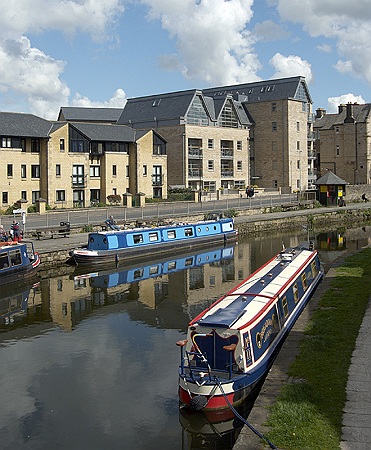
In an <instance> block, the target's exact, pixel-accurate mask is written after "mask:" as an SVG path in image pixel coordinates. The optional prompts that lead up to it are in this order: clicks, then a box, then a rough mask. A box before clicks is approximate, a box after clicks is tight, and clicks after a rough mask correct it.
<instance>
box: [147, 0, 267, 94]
mask: <svg viewBox="0 0 371 450" xmlns="http://www.w3.org/2000/svg"><path fill="white" fill-rule="evenodd" d="M142 3H144V4H146V5H148V6H149V14H148V17H149V18H150V19H159V20H161V23H162V27H163V28H164V29H165V30H167V31H168V32H169V34H170V36H171V38H173V39H175V40H176V45H177V50H178V54H177V56H176V57H175V56H174V55H169V56H166V57H165V58H164V57H163V58H162V59H161V61H163V62H165V66H166V67H169V62H171V67H176V68H179V67H181V68H182V73H183V75H184V76H185V77H186V78H188V79H192V80H203V81H206V82H207V83H208V84H214V85H217V84H233V83H238V82H246V81H254V80H257V79H259V77H258V75H257V72H258V70H259V69H260V68H261V65H260V62H259V59H258V57H257V55H256V54H255V52H254V49H253V45H254V43H255V38H254V37H253V35H252V34H251V32H250V31H249V30H248V29H247V24H248V23H249V22H250V20H251V18H252V15H253V12H252V5H253V0H229V1H225V0H202V1H196V0H183V1H182V2H175V1H174V0H142Z"/></svg>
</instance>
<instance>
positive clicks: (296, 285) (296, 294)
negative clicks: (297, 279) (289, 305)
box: [292, 283, 299, 303]
mask: <svg viewBox="0 0 371 450" xmlns="http://www.w3.org/2000/svg"><path fill="white" fill-rule="evenodd" d="M292 292H293V294H294V302H295V303H297V301H298V300H299V289H298V284H297V283H295V284H294V286H293V287H292Z"/></svg>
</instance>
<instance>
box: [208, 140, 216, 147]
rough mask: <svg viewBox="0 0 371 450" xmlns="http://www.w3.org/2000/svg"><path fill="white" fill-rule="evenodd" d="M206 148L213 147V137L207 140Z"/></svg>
mask: <svg viewBox="0 0 371 450" xmlns="http://www.w3.org/2000/svg"><path fill="white" fill-rule="evenodd" d="M207 148H214V139H208V140H207Z"/></svg>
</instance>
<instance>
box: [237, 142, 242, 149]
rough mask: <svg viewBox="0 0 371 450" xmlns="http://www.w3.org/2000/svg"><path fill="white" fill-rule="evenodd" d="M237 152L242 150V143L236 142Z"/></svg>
mask: <svg viewBox="0 0 371 450" xmlns="http://www.w3.org/2000/svg"><path fill="white" fill-rule="evenodd" d="M237 150H242V141H237Z"/></svg>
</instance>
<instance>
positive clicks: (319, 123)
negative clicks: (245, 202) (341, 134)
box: [313, 103, 371, 130]
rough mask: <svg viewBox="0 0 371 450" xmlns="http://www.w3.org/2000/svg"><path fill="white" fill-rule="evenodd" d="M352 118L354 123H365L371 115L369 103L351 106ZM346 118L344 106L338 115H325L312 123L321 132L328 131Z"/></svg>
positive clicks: (370, 104)
mask: <svg viewBox="0 0 371 450" xmlns="http://www.w3.org/2000/svg"><path fill="white" fill-rule="evenodd" d="M352 107H353V117H354V119H355V121H356V122H366V120H367V118H368V117H370V115H371V103H366V104H364V105H358V104H353V105H352ZM346 116H347V111H346V106H345V105H344V108H343V111H342V112H341V113H340V114H339V113H337V114H325V115H324V116H322V117H321V118H320V119H316V120H315V121H314V124H313V127H314V128H319V129H322V130H330V129H331V128H333V127H334V126H336V125H341V124H343V123H344V120H345V118H346Z"/></svg>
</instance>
